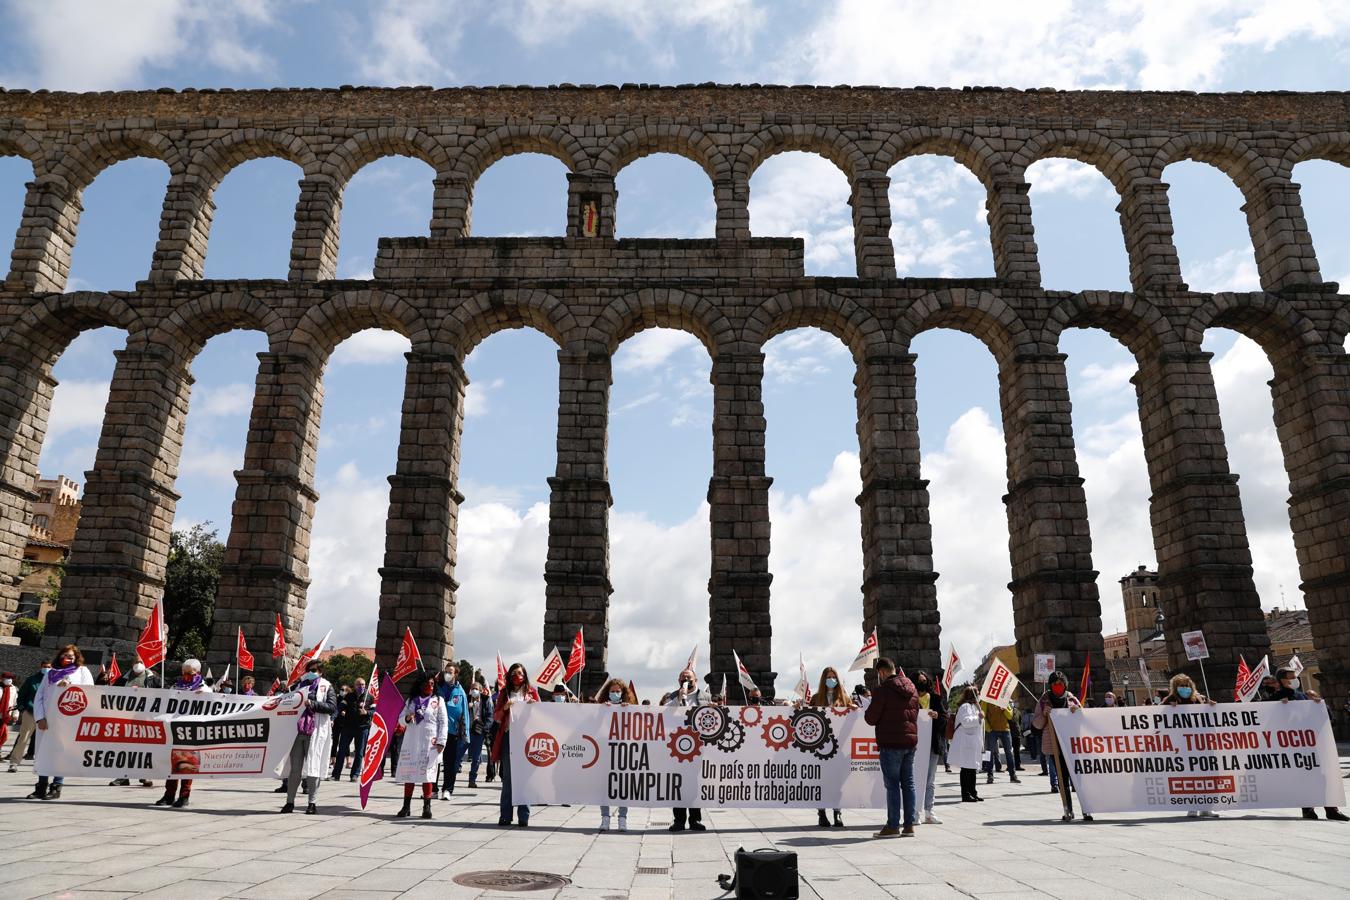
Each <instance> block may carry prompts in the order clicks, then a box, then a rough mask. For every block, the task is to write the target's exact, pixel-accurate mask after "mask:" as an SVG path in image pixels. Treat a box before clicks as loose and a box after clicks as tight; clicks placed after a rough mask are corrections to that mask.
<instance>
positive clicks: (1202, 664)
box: [1199, 658, 1210, 697]
mask: <svg viewBox="0 0 1350 900" xmlns="http://www.w3.org/2000/svg"><path fill="white" fill-rule="evenodd" d="M1199 663H1200V683H1201V684H1203V685H1204V686H1205V696H1206V697H1208V696H1210V693H1209V677H1208V676H1207V675H1205V660H1204V659H1203V658H1201V659H1200V660H1199Z"/></svg>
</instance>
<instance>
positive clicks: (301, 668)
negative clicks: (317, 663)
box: [286, 628, 333, 687]
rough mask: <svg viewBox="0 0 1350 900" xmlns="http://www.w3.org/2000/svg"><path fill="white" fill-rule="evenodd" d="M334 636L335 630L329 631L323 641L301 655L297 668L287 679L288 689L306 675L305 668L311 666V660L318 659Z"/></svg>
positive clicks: (292, 670) (297, 661)
mask: <svg viewBox="0 0 1350 900" xmlns="http://www.w3.org/2000/svg"><path fill="white" fill-rule="evenodd" d="M332 636H333V629H331V628H330V629H328V633H327V634H325V635H324V636H323V640H321V641H319V642H318V643H317V644H315V645H314V646H313V647H311V648H310V649H308V650H306V651H305V652H304V653H301V654H300V658H299V659H297V660H296V661H295V667H294V668H293V669H291V674H290V677H288V678H287V679H286V686H287V687H290V686H291V685H293V684H295V683H296V682H297V681H299V680H300V676H301V675H303V674H305V667H306V666H308V665H309V661H310V660H311V659H318V657H319V654H320V653H322V652H323V648H324V646H325V645H327V643H328V639H329V638H330V637H332Z"/></svg>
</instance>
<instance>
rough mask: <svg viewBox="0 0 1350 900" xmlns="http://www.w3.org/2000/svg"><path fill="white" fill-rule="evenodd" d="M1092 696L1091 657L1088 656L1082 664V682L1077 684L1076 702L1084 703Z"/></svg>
mask: <svg viewBox="0 0 1350 900" xmlns="http://www.w3.org/2000/svg"><path fill="white" fill-rule="evenodd" d="M1091 695H1092V657H1091V656H1089V657H1088V658H1087V661H1086V662H1084V663H1083V680H1082V681H1081V682H1079V684H1078V700H1079V702H1080V703H1086V702H1087V698H1088V697H1089V696H1091Z"/></svg>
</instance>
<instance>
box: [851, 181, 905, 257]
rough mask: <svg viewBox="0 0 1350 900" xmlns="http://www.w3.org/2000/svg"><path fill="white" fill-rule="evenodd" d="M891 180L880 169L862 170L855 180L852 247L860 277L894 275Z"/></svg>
mask: <svg viewBox="0 0 1350 900" xmlns="http://www.w3.org/2000/svg"><path fill="white" fill-rule="evenodd" d="M890 187H891V179H890V178H888V177H886V176H885V175H883V174H881V173H880V172H862V173H859V174H858V177H857V178H856V179H854V181H853V192H852V193H851V194H850V195H849V198H848V205H849V206H850V207H851V208H852V210H853V250H854V255H855V258H856V260H857V266H858V277H859V278H894V277H895V246H894V245H893V244H892V243H891V198H890V197H889V196H888V195H887V191H889V190H890Z"/></svg>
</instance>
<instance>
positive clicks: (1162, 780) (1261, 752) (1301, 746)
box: [1051, 701, 1345, 813]
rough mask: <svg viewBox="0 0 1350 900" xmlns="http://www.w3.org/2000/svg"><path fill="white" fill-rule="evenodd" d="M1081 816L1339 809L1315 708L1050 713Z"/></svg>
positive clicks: (1331, 750) (1338, 784)
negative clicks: (1208, 811) (1075, 792)
mask: <svg viewBox="0 0 1350 900" xmlns="http://www.w3.org/2000/svg"><path fill="white" fill-rule="evenodd" d="M1051 715H1052V716H1053V717H1054V721H1055V734H1056V735H1057V736H1058V738H1059V747H1060V750H1061V751H1062V752H1063V753H1064V759H1065V763H1066V765H1067V766H1068V769H1069V772H1070V776H1071V777H1072V779H1073V786H1074V789H1075V790H1077V791H1078V797H1079V802H1081V803H1082V805H1083V811H1084V812H1085V813H1099V812H1159V811H1163V810H1177V811H1181V810H1187V811H1190V810H1225V809H1232V810H1237V809H1276V808H1280V809H1285V808H1292V807H1302V806H1341V805H1342V804H1344V803H1345V786H1344V783H1343V782H1342V780H1341V773H1340V764H1339V760H1338V758H1337V755H1336V740H1335V738H1334V737H1333V735H1332V732H1331V720H1330V719H1329V718H1328V717H1327V708H1326V705H1325V704H1323V703H1314V702H1312V701H1302V702H1297V703H1244V704H1238V703H1219V704H1216V705H1214V706H1210V705H1207V704H1192V705H1187V706H1154V707H1126V708H1125V709H1083V710H1078V711H1077V712H1071V711H1069V710H1060V709H1057V710H1054V711H1052V713H1051Z"/></svg>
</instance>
